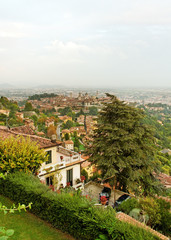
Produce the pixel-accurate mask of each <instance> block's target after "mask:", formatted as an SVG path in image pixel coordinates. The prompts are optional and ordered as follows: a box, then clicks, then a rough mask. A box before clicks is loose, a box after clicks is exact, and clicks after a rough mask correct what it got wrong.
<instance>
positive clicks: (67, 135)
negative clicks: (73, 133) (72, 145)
mask: <svg viewBox="0 0 171 240" xmlns="http://www.w3.org/2000/svg"><path fill="white" fill-rule="evenodd" d="M69 138H70V137H69V134H68V133H65V141H67V140H69Z"/></svg>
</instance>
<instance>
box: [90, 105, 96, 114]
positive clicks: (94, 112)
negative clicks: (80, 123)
mask: <svg viewBox="0 0 171 240" xmlns="http://www.w3.org/2000/svg"><path fill="white" fill-rule="evenodd" d="M97 114H98V109H97V107H95V106H93V107H90V108H89V115H93V116H97Z"/></svg>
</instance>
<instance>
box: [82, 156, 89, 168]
mask: <svg viewBox="0 0 171 240" xmlns="http://www.w3.org/2000/svg"><path fill="white" fill-rule="evenodd" d="M81 157H82V156H81ZM83 159H84V158H83ZM84 160H85V159H84ZM90 165H91V163H90V162H88V161H85V162H83V163H82V164H81V167H82V168H86V167H88V166H90Z"/></svg>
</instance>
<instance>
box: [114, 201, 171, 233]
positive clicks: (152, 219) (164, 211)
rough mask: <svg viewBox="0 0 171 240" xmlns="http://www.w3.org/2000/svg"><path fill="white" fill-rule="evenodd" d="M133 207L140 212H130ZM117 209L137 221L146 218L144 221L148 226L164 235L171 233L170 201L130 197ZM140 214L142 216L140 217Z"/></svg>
mask: <svg viewBox="0 0 171 240" xmlns="http://www.w3.org/2000/svg"><path fill="white" fill-rule="evenodd" d="M134 209H139V212H138V213H141V215H139V214H137V215H135V214H132V213H133V210H134ZM117 211H122V212H124V213H126V214H129V215H131V216H133V217H135V218H136V219H137V220H139V221H143V219H144V218H146V223H147V225H149V226H150V227H152V228H154V229H155V230H157V231H160V232H162V233H163V234H165V235H170V233H171V213H170V203H169V202H166V201H165V200H163V199H158V198H151V197H146V198H140V199H139V200H137V199H135V198H131V199H128V200H127V201H124V202H123V203H122V204H121V205H120V206H119V207H118V208H117ZM142 214H143V215H144V218H142ZM138 215H139V216H138Z"/></svg>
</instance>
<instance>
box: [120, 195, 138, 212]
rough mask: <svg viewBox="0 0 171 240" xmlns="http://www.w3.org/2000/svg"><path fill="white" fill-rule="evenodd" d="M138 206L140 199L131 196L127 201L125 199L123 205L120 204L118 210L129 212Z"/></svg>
mask: <svg viewBox="0 0 171 240" xmlns="http://www.w3.org/2000/svg"><path fill="white" fill-rule="evenodd" d="M138 206H139V203H138V200H137V199H136V198H130V199H128V200H126V201H123V202H122V203H121V205H120V206H118V208H117V211H118V212H120V211H121V212H124V213H126V214H129V213H130V211H131V210H132V209H134V208H137V207H138Z"/></svg>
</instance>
